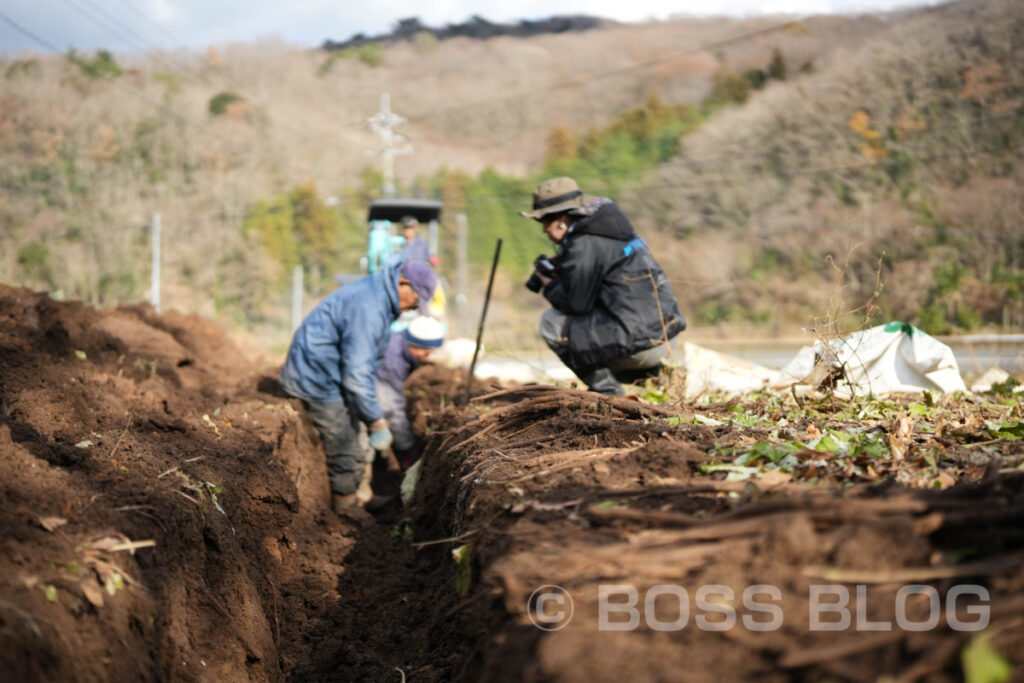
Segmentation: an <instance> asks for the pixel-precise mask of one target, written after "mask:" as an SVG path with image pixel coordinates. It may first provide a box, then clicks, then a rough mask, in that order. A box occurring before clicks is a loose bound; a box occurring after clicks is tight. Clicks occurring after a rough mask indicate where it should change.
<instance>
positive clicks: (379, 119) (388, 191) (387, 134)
mask: <svg viewBox="0 0 1024 683" xmlns="http://www.w3.org/2000/svg"><path fill="white" fill-rule="evenodd" d="M366 123H367V124H368V125H369V126H370V130H372V131H373V132H374V133H376V134H377V137H379V138H380V141H381V145H380V148H378V149H377V153H378V154H380V156H381V159H382V163H381V165H382V167H383V168H382V170H383V172H384V187H383V191H384V196H385V197H394V196H395V156H396V155H398V154H409V153H410V152H412V145H409V144H407V139H406V138H405V137H404V136H402V135H400V134H398V133H396V132H395V131H394V130H392V129H393V128H395V127H396V126H400V125H402V124H403V123H405V119H403V118H402V117H401V116H399V115H398V114H393V113H392V112H391V95H389V94H388V93H386V92H384V93H381V94H380V111H379V112H377V113H376V114H374V115H373V116H371V117H370V118H369V119H367V120H366Z"/></svg>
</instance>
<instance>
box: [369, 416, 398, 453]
mask: <svg viewBox="0 0 1024 683" xmlns="http://www.w3.org/2000/svg"><path fill="white" fill-rule="evenodd" d="M392 441H394V438H393V437H392V436H391V430H390V429H388V423H387V420H384V419H383V418H382V419H380V420H374V421H373V422H371V423H370V447H371V448H373V450H375V451H386V450H387V449H388V448H390V447H391V442H392Z"/></svg>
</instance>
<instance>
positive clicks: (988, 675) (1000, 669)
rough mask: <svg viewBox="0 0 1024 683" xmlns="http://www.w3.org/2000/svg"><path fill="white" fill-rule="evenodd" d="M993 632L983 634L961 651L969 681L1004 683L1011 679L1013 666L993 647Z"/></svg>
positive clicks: (972, 682) (974, 682)
mask: <svg viewBox="0 0 1024 683" xmlns="http://www.w3.org/2000/svg"><path fill="white" fill-rule="evenodd" d="M991 638H992V636H991V634H982V635H979V636H978V637H977V638H975V639H974V640H972V641H971V642H970V643H969V644H968V645H966V646H965V647H964V649H963V650H961V651H960V661H961V663H962V664H963V669H964V680H965V681H966V682H967V683H1002V681H1008V680H1010V676H1012V675H1013V667H1012V666H1010V663H1009V662H1008V661H1006V658H1005V657H1003V656H1002V655H1001V654H999V652H997V651H996V649H995V648H994V647H992V643H991V642H989V641H990V640H991Z"/></svg>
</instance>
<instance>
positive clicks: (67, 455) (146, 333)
mask: <svg viewBox="0 0 1024 683" xmlns="http://www.w3.org/2000/svg"><path fill="white" fill-rule="evenodd" d="M264 370H265V369H264V368H263V367H261V366H260V365H259V362H258V359H250V358H247V357H246V356H245V355H244V354H243V353H241V352H240V351H239V349H238V347H237V346H236V345H235V344H234V343H232V342H231V341H230V340H229V339H228V338H227V337H226V335H225V334H223V333H222V332H221V331H220V330H218V329H217V328H216V327H215V326H214V325H212V324H211V323H209V322H207V321H204V320H200V319H198V318H194V317H189V316H183V315H179V314H174V313H168V314H164V315H156V314H154V313H153V311H152V310H151V309H149V308H146V307H135V308H126V309H119V310H113V311H96V310H92V309H90V308H87V307H85V306H83V305H81V304H77V303H57V302H54V301H52V300H50V299H49V298H48V297H47V296H46V295H45V294H36V293H33V292H30V291H27V290H22V289H13V288H8V287H0V487H2V490H3V495H2V496H0V501H2V502H0V524H2V526H3V529H4V534H3V541H2V543H3V551H2V552H0V596H2V597H0V640H2V643H3V645H2V647H0V667H2V668H3V670H4V671H5V672H6V676H11V678H10V679H9V680H80V681H95V680H135V679H141V680H147V679H162V680H211V681H212V680H245V679H249V680H277V679H280V678H282V677H283V675H284V672H287V671H289V670H290V669H292V668H294V666H296V665H297V661H296V660H297V658H300V657H301V655H302V653H303V652H304V651H305V648H304V647H303V646H302V645H301V641H302V639H303V637H304V631H305V625H306V624H307V622H308V621H309V620H310V619H313V618H315V616H316V615H317V614H318V613H319V612H322V611H324V610H325V609H326V608H327V606H328V605H329V604H330V603H331V602H332V601H334V600H335V599H336V598H337V593H336V588H337V577H338V575H339V573H340V572H341V570H342V563H343V560H344V558H345V555H346V553H347V552H348V551H349V550H350V548H351V546H352V545H353V544H354V540H353V538H352V536H353V535H354V533H355V531H354V529H353V527H352V525H351V524H348V525H346V524H344V523H343V522H340V521H339V520H338V519H337V517H336V516H335V515H334V514H333V513H332V512H330V511H329V510H328V508H327V501H328V488H327V480H326V471H325V469H324V465H323V456H322V453H318V450H317V444H316V437H315V435H314V433H313V431H312V429H311V428H310V427H309V425H308V424H306V423H305V421H304V418H303V416H302V414H301V407H299V410H297V409H296V407H297V404H296V403H295V402H294V401H289V400H286V399H284V398H281V397H279V396H276V395H274V394H273V393H268V392H273V391H274V389H275V386H276V382H275V381H274V380H273V379H272V375H273V373H272V372H271V373H269V374H264V373H263V371H264Z"/></svg>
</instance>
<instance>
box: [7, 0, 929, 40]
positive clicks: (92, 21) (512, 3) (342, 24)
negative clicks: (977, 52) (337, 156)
mask: <svg viewBox="0 0 1024 683" xmlns="http://www.w3.org/2000/svg"><path fill="white" fill-rule="evenodd" d="M933 1H934V0H702V2H700V3H697V2H693V0H690V2H686V1H685V0H633V1H632V2H629V1H623V0H500V2H499V0H430V1H428V2H423V1H422V0H232V1H228V0H2V1H0V50H2V51H8V50H12V49H16V48H33V49H35V50H37V51H44V52H45V51H59V52H64V51H66V50H67V49H68V48H71V47H74V48H76V49H78V50H90V49H94V48H100V47H102V48H106V49H108V50H110V51H112V52H115V53H122V52H145V51H150V50H154V49H159V50H168V49H174V48H180V47H187V48H191V49H198V48H205V47H206V46H209V45H214V46H217V45H223V44H227V43H235V42H253V41H256V40H262V39H267V38H273V39H279V40H283V41H284V42H287V43H290V44H293V45H296V46H298V47H316V46H319V45H321V44H323V42H324V40H327V39H330V40H334V41H343V40H346V39H348V38H350V37H351V36H353V35H355V34H357V33H363V34H365V35H368V36H373V35H379V34H383V33H387V32H389V31H390V30H391V28H392V27H393V26H394V25H395V23H396V22H397V21H398V20H399V19H405V18H410V17H417V18H419V20H420V21H421V22H422V23H423V24H425V25H427V26H430V27H435V28H440V27H443V26H445V25H447V24H456V23H461V22H464V21H466V20H467V19H469V18H470V17H472V16H474V15H479V16H481V17H483V18H484V19H487V20H488V21H493V22H515V21H518V20H520V19H544V18H548V17H551V16H555V15H563V14H588V15H591V16H598V17H603V18H607V19H614V20H617V21H623V22H638V21H644V20H648V19H667V18H670V17H672V16H679V15H684V14H688V15H698V16H704V15H726V16H733V17H741V16H751V15H758V14H777V13H786V14H797V15H806V14H824V13H859V12H876V11H885V10H890V9H897V8H900V7H910V6H921V5H926V4H929V2H933ZM698 5H699V9H697V6H698Z"/></svg>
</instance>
